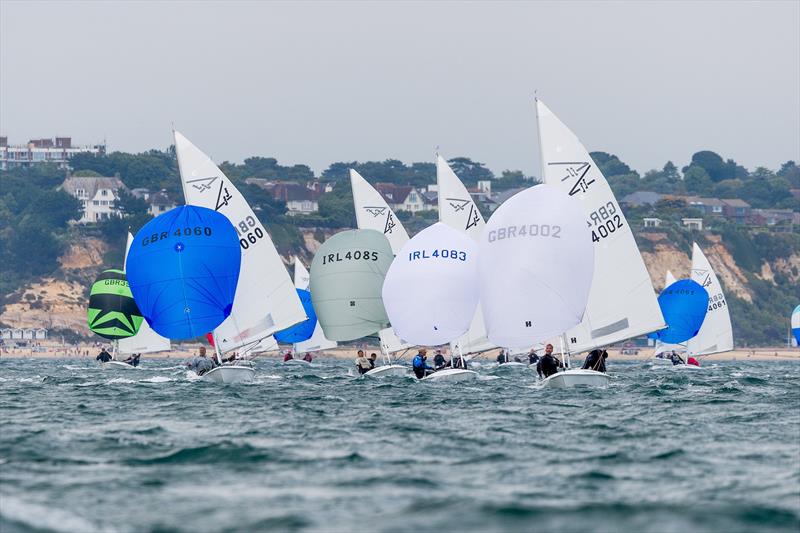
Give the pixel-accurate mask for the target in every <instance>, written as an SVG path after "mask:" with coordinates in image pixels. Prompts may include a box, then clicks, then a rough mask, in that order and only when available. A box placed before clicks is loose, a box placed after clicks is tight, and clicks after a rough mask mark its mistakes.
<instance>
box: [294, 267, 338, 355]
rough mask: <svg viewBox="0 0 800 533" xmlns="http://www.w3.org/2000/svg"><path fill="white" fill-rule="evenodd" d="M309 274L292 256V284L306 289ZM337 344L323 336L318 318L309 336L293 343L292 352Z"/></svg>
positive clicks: (318, 348)
mask: <svg viewBox="0 0 800 533" xmlns="http://www.w3.org/2000/svg"><path fill="white" fill-rule="evenodd" d="M310 280H311V276H310V275H309V273H308V270H306V267H305V266H303V263H302V262H301V261H300V258H299V257H295V258H294V286H295V288H296V289H302V290H308V289H309V284H310ZM336 346H337V343H336V341H331V340H328V339H326V338H325V333H324V332H323V331H322V326H320V325H319V320H317V325H316V326H315V327H314V333H313V334H312V335H311V338H310V339H308V340H304V341H302V342H297V343H295V345H294V352H295V353H302V352H316V351H319V350H328V349H330V348H335V347H336Z"/></svg>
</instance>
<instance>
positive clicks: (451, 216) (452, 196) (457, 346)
mask: <svg viewBox="0 0 800 533" xmlns="http://www.w3.org/2000/svg"><path fill="white" fill-rule="evenodd" d="M436 183H437V184H438V188H439V193H438V195H439V221H440V222H444V223H445V224H447V225H448V226H450V227H451V228H453V229H455V230H457V231H460V232H462V233H464V234H466V235H467V236H469V237H471V238H472V239H473V240H474V241H475V242H478V240H479V239H480V237H481V234H482V233H483V228H484V227H485V226H486V223H485V222H484V221H483V216H482V215H481V212H480V211H479V210H478V206H477V205H475V201H474V200H473V199H472V195H470V194H469V191H468V190H467V188H466V187H465V186H464V184H463V183H461V180H460V179H458V176H456V173H455V172H453V169H452V168H450V165H448V164H447V161H445V159H444V158H443V157H442V156H440V155H437V156H436ZM495 347H496V346H495V345H494V344H492V343H491V342H489V339H488V338H487V336H486V326H485V325H484V323H483V311H482V310H481V307H480V305H479V306H478V307H477V308H476V310H475V315H474V316H473V317H472V322H471V323H470V326H469V329H468V330H467V332H466V333H465V334H464V335H462V336H461V337H459V338H458V339H457V340H456V341H454V342H452V343H450V351H451V352H452V353H457V352H459V351H460V353H461V354H463V355H467V354H472V353H479V352H485V351H486V350H491V349H492V348H495Z"/></svg>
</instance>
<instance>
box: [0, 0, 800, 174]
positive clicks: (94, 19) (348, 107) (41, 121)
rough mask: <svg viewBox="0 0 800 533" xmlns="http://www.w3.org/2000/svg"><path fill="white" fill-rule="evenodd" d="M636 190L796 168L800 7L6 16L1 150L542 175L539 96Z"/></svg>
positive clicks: (86, 11) (0, 12)
mask: <svg viewBox="0 0 800 533" xmlns="http://www.w3.org/2000/svg"><path fill="white" fill-rule="evenodd" d="M535 90H538V94H539V96H540V97H541V98H542V99H543V100H544V102H545V103H546V104H547V105H548V106H549V107H550V108H551V109H552V110H553V111H554V112H555V113H556V114H557V115H559V117H560V118H561V119H562V120H563V121H564V122H565V123H566V124H567V125H568V126H569V127H570V128H571V129H572V130H573V131H575V132H576V133H577V135H578V136H579V137H580V138H581V139H582V140H583V141H584V143H585V144H586V145H587V147H588V148H589V149H590V150H604V151H609V152H612V153H615V154H617V155H618V156H619V157H620V158H621V159H622V160H623V161H626V162H628V163H629V164H631V165H632V166H633V167H635V168H636V169H638V170H640V171H646V170H648V169H650V168H653V167H660V166H661V165H663V164H664V162H665V161H667V160H673V161H674V162H675V163H676V164H678V165H679V166H682V165H683V164H685V163H686V162H687V161H688V160H689V158H690V157H691V154H692V153H694V152H695V151H697V150H700V149H711V150H715V151H717V152H719V153H720V154H722V155H723V157H731V158H734V159H736V160H737V161H738V162H739V163H741V164H743V165H745V166H746V167H748V168H753V167H755V166H757V165H765V166H768V167H771V168H777V167H778V165H779V164H780V163H782V162H783V161H786V160H788V159H794V160H800V2H798V1H792V0H790V1H785V2H763V3H748V2H738V1H736V2H734V1H731V2H723V1H717V2H708V3H699V2H670V3H658V2H654V3H645V2H641V3H633V2H619V3H601V2H591V3H583V2H561V3H546V2H532V3H506V4H498V3H491V4H490V3H478V2H475V3H456V2H442V3H431V2H425V3H410V2H398V3H385V2H384V3H366V2H353V3H333V2H326V3H312V2H304V3H292V4H289V3H286V4H281V3H267V2H241V3H230V2H226V3H214V2H197V3H195V2H174V3H165V2H129V3H122V2H114V3H100V2H67V1H63V2H57V3H48V2H41V1H40V2H17V1H8V0H1V1H0V132H2V134H3V135H7V136H8V137H9V142H11V143H13V144H21V143H24V142H26V141H27V140H28V139H29V138H34V137H52V136H55V135H71V136H72V137H73V141H74V142H77V143H80V144H88V143H94V142H98V141H102V140H103V139H106V140H107V142H108V146H109V148H110V149H111V150H123V151H141V150H145V149H149V148H153V147H156V148H164V147H166V146H168V145H169V144H170V143H171V135H170V125H171V123H174V124H175V127H176V128H177V129H179V130H180V131H182V132H183V133H184V134H185V135H186V136H187V137H189V139H191V140H192V141H193V142H194V143H195V144H197V145H198V146H199V147H200V148H201V149H203V150H204V151H206V152H207V153H208V154H209V155H211V156H212V157H213V158H214V159H215V160H217V161H222V160H230V161H236V162H240V161H241V160H242V159H244V158H245V157H248V156H250V155H265V156H273V157H276V158H277V159H278V160H279V161H280V162H281V163H282V164H293V163H307V164H309V165H311V166H312V168H314V170H315V171H317V172H321V171H322V170H324V169H325V168H326V167H327V166H328V165H329V164H330V163H331V162H334V161H350V160H360V161H364V160H375V159H378V160H382V159H386V158H397V159H401V160H403V161H406V162H410V161H426V160H427V161H431V160H432V159H433V154H434V150H435V148H436V146H437V145H438V146H440V147H441V148H440V150H441V152H442V154H443V155H445V156H446V157H453V156H456V155H467V156H469V157H472V158H473V159H476V160H478V161H482V162H484V163H486V164H487V165H488V166H489V167H490V168H491V169H492V170H494V171H495V172H498V173H499V172H500V171H502V170H503V169H506V168H511V169H522V170H524V171H525V172H527V173H533V174H537V175H538V174H539V172H538V168H539V161H538V148H537V144H536V125H535V115H534V111H533V106H532V97H533V94H534V91H535Z"/></svg>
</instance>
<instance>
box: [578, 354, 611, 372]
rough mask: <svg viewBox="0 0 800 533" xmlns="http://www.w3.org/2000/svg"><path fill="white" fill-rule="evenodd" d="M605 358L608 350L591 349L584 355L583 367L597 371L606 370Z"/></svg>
mask: <svg viewBox="0 0 800 533" xmlns="http://www.w3.org/2000/svg"><path fill="white" fill-rule="evenodd" d="M606 359H608V352H607V351H605V350H592V351H591V352H589V355H587V356H586V360H585V361H584V362H583V367H581V368H583V369H586V370H597V371H598V372H605V371H606Z"/></svg>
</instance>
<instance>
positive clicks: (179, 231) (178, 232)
mask: <svg viewBox="0 0 800 533" xmlns="http://www.w3.org/2000/svg"><path fill="white" fill-rule="evenodd" d="M193 235H194V236H196V237H200V236H202V235H205V236H206V237H210V236H211V228H209V227H208V226H202V227H201V226H195V227H193V228H188V227H187V228H176V229H175V230H174V231H173V232H172V233H171V234H170V232H168V231H162V232H161V233H153V234H152V235H148V236H147V237H145V238H144V239H142V246H147V245H148V244H150V243H154V242H156V241H163V240H164V239H168V238H170V237H191V236H193Z"/></svg>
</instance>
